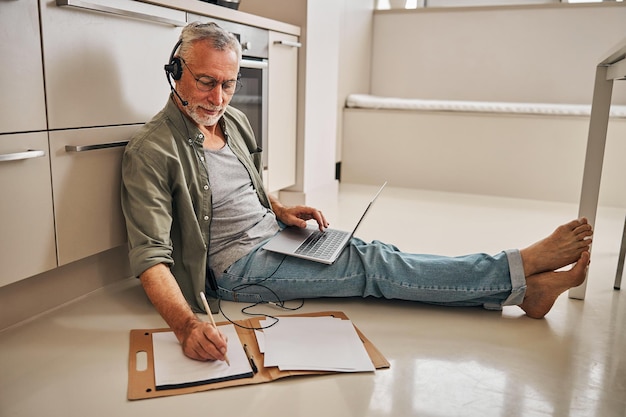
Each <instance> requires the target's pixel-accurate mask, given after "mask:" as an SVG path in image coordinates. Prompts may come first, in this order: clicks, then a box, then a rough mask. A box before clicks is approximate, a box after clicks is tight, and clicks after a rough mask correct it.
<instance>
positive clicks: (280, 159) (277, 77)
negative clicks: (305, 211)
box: [266, 31, 300, 191]
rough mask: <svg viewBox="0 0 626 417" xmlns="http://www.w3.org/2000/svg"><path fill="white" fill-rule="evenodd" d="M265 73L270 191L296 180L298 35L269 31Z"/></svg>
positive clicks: (288, 185) (268, 180)
mask: <svg viewBox="0 0 626 417" xmlns="http://www.w3.org/2000/svg"><path fill="white" fill-rule="evenodd" d="M269 39H270V42H269V74H268V78H269V80H268V95H269V97H268V100H269V105H268V115H267V117H268V122H267V126H268V150H269V153H268V155H267V158H268V163H267V166H268V172H267V174H266V175H267V179H266V181H267V186H268V189H269V190H270V191H277V190H281V189H283V188H286V187H290V186H292V185H294V184H295V183H296V129H297V116H298V112H297V101H298V91H297V90H298V49H299V47H300V46H299V45H300V44H299V43H298V38H297V37H296V36H293V35H288V34H285V33H279V32H274V31H270V33H269Z"/></svg>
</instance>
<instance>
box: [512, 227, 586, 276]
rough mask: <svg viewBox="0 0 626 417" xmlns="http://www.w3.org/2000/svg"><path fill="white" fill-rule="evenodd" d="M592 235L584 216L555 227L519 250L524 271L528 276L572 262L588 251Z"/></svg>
mask: <svg viewBox="0 0 626 417" xmlns="http://www.w3.org/2000/svg"><path fill="white" fill-rule="evenodd" d="M592 235H593V230H592V227H591V225H590V224H589V223H588V222H587V219H586V218H584V217H583V218H580V219H577V220H572V221H571V222H569V223H566V224H564V225H562V226H559V227H557V228H556V230H555V231H554V232H552V234H551V235H550V236H548V237H546V238H545V239H542V240H540V241H539V242H537V243H534V244H532V245H530V246H529V247H527V248H526V249H522V250H521V251H520V253H521V255H522V262H523V263H524V273H525V274H526V276H530V275H535V274H539V273H541V272H549V271H554V270H557V269H559V268H562V267H564V266H567V265H570V264H573V263H574V262H576V261H577V260H578V259H579V258H580V255H581V254H582V253H583V252H584V251H589V246H590V245H591V240H592V239H591V236H592Z"/></svg>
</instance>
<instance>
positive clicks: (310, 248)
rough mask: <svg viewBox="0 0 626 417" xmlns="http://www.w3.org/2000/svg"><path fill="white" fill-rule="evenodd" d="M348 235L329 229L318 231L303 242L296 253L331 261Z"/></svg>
mask: <svg viewBox="0 0 626 417" xmlns="http://www.w3.org/2000/svg"><path fill="white" fill-rule="evenodd" d="M348 234H349V233H348V232H344V231H342V230H334V229H329V230H326V231H324V232H320V231H319V230H317V231H315V232H313V233H311V235H310V236H309V237H308V238H307V239H306V240H305V241H304V242H302V244H301V245H300V246H299V247H298V249H296V253H297V254H299V255H306V256H311V257H315V258H319V259H329V258H330V257H331V256H332V255H333V253H335V251H336V250H337V248H338V247H339V246H340V245H341V244H342V243H343V240H344V237H345V236H346V235H348Z"/></svg>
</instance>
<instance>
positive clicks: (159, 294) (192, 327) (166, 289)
mask: <svg viewBox="0 0 626 417" xmlns="http://www.w3.org/2000/svg"><path fill="white" fill-rule="evenodd" d="M139 278H140V279H141V284H142V285H143V288H144V290H145V291H146V294H147V295H148V298H149V299H150V301H152V304H153V305H154V307H155V308H156V309H157V311H158V312H159V314H161V317H163V319H164V320H165V321H166V322H167V324H168V325H169V326H170V328H171V329H172V330H173V331H174V334H176V338H177V339H178V342H179V343H180V344H181V347H182V349H183V353H184V354H185V355H186V356H188V357H190V358H192V359H196V360H201V361H207V360H224V359H225V358H226V357H225V354H226V348H227V347H226V342H227V340H226V337H225V336H224V335H222V334H221V333H220V331H219V330H217V329H216V328H215V326H213V325H212V324H211V323H205V322H203V321H201V320H200V319H198V318H197V317H196V315H195V314H194V313H193V311H191V308H190V307H189V304H187V301H186V300H185V297H184V296H183V293H182V292H181V291H180V287H179V286H178V283H177V282H176V279H175V278H174V276H173V275H172V273H171V272H170V268H169V267H168V266H167V265H165V264H157V265H155V266H153V267H151V268H149V269H147V270H146V271H144V272H143V273H142V274H141V276H140V277H139Z"/></svg>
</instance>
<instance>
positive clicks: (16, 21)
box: [0, 0, 46, 133]
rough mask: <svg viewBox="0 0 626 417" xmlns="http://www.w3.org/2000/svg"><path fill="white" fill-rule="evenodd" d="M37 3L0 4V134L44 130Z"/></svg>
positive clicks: (44, 115) (28, 0)
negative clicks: (0, 84)
mask: <svg viewBox="0 0 626 417" xmlns="http://www.w3.org/2000/svg"><path fill="white" fill-rule="evenodd" d="M38 16H39V12H38V10H37V0H20V1H0V27H2V30H0V56H1V57H2V61H3V62H2V65H0V79H1V80H2V94H0V109H2V111H0V133H9V132H24V131H31V132H32V131H35V130H45V129H46V107H45V99H44V87H43V69H42V66H41V40H40V36H39V19H38Z"/></svg>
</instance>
